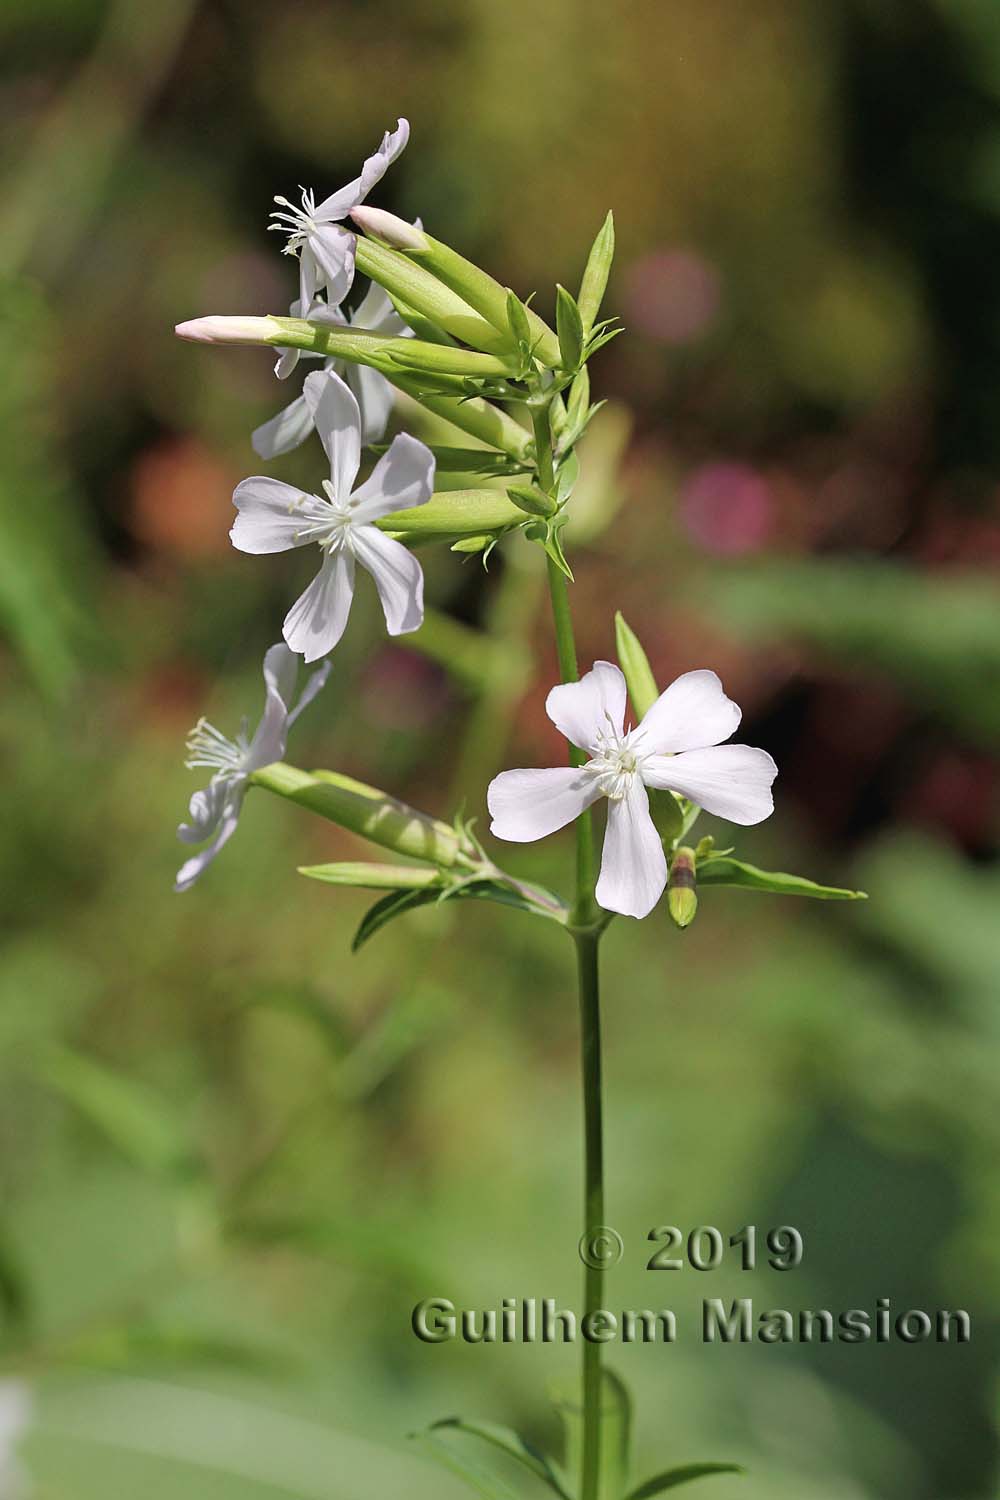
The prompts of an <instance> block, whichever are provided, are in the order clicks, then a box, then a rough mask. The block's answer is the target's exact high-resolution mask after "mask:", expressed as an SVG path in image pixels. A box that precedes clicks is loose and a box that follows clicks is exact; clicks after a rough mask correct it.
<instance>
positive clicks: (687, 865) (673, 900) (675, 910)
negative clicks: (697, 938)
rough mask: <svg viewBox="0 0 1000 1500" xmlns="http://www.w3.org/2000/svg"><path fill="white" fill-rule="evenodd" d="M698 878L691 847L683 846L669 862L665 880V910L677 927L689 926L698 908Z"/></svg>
mask: <svg viewBox="0 0 1000 1500" xmlns="http://www.w3.org/2000/svg"><path fill="white" fill-rule="evenodd" d="M697 886H698V879H697V876H696V875H695V854H694V850H693V849H689V848H687V846H686V845H685V846H683V847H682V848H680V849H678V850H677V853H676V854H675V855H674V857H673V859H672V860H671V862H670V878H669V880H668V882H667V910H668V911H669V912H670V915H671V917H672V918H673V920H674V924H675V926H677V927H690V925H691V923H692V922H693V921H694V914H695V912H696V911H697V910H698V890H697Z"/></svg>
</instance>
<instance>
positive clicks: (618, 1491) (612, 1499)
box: [556, 1369, 632, 1500]
mask: <svg viewBox="0 0 1000 1500" xmlns="http://www.w3.org/2000/svg"><path fill="white" fill-rule="evenodd" d="M556 1410H557V1411H558V1413H559V1417H560V1419H561V1422H562V1428H563V1440H564V1453H563V1465H562V1467H563V1471H564V1473H565V1474H566V1475H567V1476H568V1482H571V1483H572V1484H573V1485H576V1481H577V1476H578V1475H579V1474H580V1473H581V1470H582V1465H583V1406H582V1403H581V1401H580V1395H579V1386H576V1385H574V1386H571V1387H568V1388H567V1391H566V1392H565V1393H562V1392H557V1394H556ZM600 1422H601V1466H600V1470H599V1473H598V1488H597V1500H621V1497H622V1496H623V1495H624V1494H625V1490H626V1488H627V1486H628V1477H629V1470H630V1468H631V1464H632V1397H631V1395H630V1393H629V1390H628V1387H627V1386H626V1384H625V1382H624V1381H623V1380H622V1379H621V1378H620V1376H618V1375H616V1374H615V1372H614V1371H613V1370H608V1369H602V1371H601V1407H600Z"/></svg>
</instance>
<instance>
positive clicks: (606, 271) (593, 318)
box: [578, 213, 615, 335]
mask: <svg viewBox="0 0 1000 1500" xmlns="http://www.w3.org/2000/svg"><path fill="white" fill-rule="evenodd" d="M614 258H615V221H614V217H613V215H612V214H610V213H609V214H608V216H607V218H606V219H605V220H604V223H603V224H602V225H601V228H600V229H599V230H598V234H597V238H596V240H595V241H594V243H593V245H592V246H591V249H590V255H589V256H588V258H587V268H586V270H585V271H584V273H583V280H582V282H581V283H580V296H579V299H578V301H579V306H580V317H581V318H582V320H583V331H584V334H585V335H588V334H589V333H590V331H591V329H592V328H593V326H594V324H595V323H596V322H597V314H598V313H599V312H600V310H601V303H602V301H603V300H604V291H605V288H606V287H607V284H608V277H609V275H610V274H611V262H612V261H613V260H614Z"/></svg>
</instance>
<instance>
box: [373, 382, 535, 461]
mask: <svg viewBox="0 0 1000 1500" xmlns="http://www.w3.org/2000/svg"><path fill="white" fill-rule="evenodd" d="M387 374H388V379H389V380H391V381H392V383H393V385H394V386H397V387H398V389H399V390H401V391H405V392H406V394H407V395H408V396H412V397H413V399H414V401H419V402H420V404H421V405H422V406H425V407H426V408H427V410H428V411H429V412H433V414H434V415H435V416H436V417H442V418H443V419H444V420H445V421H446V422H450V423H451V424H452V425H453V426H454V427H457V428H459V429H460V431H462V432H467V433H468V434H469V436H470V437H474V438H478V439H479V441H480V442H483V443H489V445H490V447H491V448H498V449H499V450H500V452H501V453H506V454H508V455H509V456H510V457H511V458H514V459H517V460H522V459H527V458H528V456H529V454H530V452H531V443H532V439H531V434H530V433H529V432H526V431H525V429H524V428H523V427H521V426H520V424H519V423H517V422H515V420H514V418H513V417H511V416H509V415H508V413H507V412H505V411H501V410H500V408H499V407H498V406H492V405H491V404H490V402H489V401H482V400H479V399H473V400H470V399H469V398H468V396H467V395H466V393H465V391H464V389H463V390H461V391H457V392H454V393H451V392H436V393H428V392H426V391H425V390H424V382H423V381H422V380H421V378H420V376H419V375H413V374H407V373H406V371H404V370H403V369H402V368H401V366H399V365H394V366H393V368H392V370H390V371H388V372H387Z"/></svg>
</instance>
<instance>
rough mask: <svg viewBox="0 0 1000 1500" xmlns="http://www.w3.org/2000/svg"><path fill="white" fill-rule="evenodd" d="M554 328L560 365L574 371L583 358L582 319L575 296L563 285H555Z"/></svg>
mask: <svg viewBox="0 0 1000 1500" xmlns="http://www.w3.org/2000/svg"><path fill="white" fill-rule="evenodd" d="M556 329H557V331H558V334H559V353H560V356H561V361H562V367H563V369H564V370H570V371H573V372H575V371H576V370H578V369H579V368H580V363H581V361H582V359H583V349H584V331H583V319H582V318H581V316H580V309H579V307H578V306H577V304H576V298H575V297H574V296H572V294H571V293H570V292H567V290H566V288H565V287H564V286H557V287H556Z"/></svg>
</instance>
